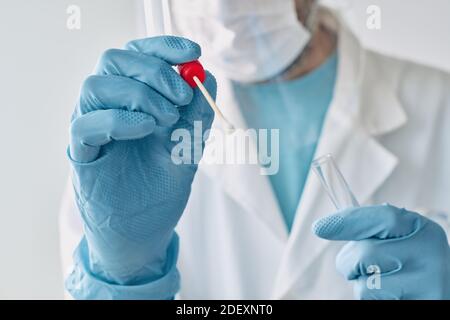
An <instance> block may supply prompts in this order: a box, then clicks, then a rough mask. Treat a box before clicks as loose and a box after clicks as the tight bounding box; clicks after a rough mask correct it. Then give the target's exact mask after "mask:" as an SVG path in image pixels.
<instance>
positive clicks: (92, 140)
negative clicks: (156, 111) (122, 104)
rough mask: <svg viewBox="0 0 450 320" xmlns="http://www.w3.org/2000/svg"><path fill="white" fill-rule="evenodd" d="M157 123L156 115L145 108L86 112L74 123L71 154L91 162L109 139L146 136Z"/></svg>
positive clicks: (75, 158)
mask: <svg viewBox="0 0 450 320" xmlns="http://www.w3.org/2000/svg"><path fill="white" fill-rule="evenodd" d="M155 126H156V121H155V119H154V118H153V117H152V116H150V115H148V114H146V113H142V112H133V111H126V110H120V109H109V110H98V111H92V112H89V113H86V114H85V115H82V116H81V117H79V118H77V119H75V120H74V121H73V122H72V124H71V139H70V157H71V158H72V160H74V161H77V162H91V161H93V160H95V159H96V158H97V156H98V154H99V152H100V147H101V146H103V145H105V144H107V143H108V142H110V141H112V140H134V139H140V138H143V137H145V136H147V135H149V134H150V133H152V132H153V130H154V129H155Z"/></svg>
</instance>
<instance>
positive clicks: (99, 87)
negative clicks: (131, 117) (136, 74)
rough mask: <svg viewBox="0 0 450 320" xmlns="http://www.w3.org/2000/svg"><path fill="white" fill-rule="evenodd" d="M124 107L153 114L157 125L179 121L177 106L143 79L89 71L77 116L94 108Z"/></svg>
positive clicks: (168, 124)
mask: <svg viewBox="0 0 450 320" xmlns="http://www.w3.org/2000/svg"><path fill="white" fill-rule="evenodd" d="M124 108H125V109H127V110H128V111H139V112H144V113H147V114H149V115H151V116H153V117H154V118H155V119H156V121H157V123H158V125H161V126H171V125H173V124H174V123H176V122H177V121H178V118H179V117H180V114H179V112H178V108H177V107H175V106H174V105H173V104H172V103H171V102H170V101H169V100H167V99H166V98H164V97H163V96H161V95H160V94H159V93H158V92H156V91H155V90H154V89H152V88H150V87H149V86H147V85H145V84H144V83H142V82H139V81H136V80H133V79H130V78H126V77H121V76H115V75H107V76H100V75H92V76H90V77H88V78H87V79H86V80H85V81H84V83H83V87H82V89H81V94H80V100H79V104H78V109H79V110H76V112H77V114H78V116H80V115H82V114H86V113H88V112H91V111H95V110H102V109H103V110H105V109H124Z"/></svg>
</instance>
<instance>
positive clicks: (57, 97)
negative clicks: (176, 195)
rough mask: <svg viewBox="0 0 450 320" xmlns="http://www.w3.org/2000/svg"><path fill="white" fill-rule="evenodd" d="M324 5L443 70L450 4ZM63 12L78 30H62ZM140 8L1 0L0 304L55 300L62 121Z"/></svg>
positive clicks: (385, 45) (449, 52)
mask: <svg viewBox="0 0 450 320" xmlns="http://www.w3.org/2000/svg"><path fill="white" fill-rule="evenodd" d="M149 1H155V0H149ZM186 1H188V0H186ZM274 1H276V0H274ZM326 2H327V3H329V4H331V5H337V6H339V7H340V8H341V9H342V10H345V11H346V17H347V19H348V21H349V23H350V24H351V26H352V28H353V29H354V30H355V32H356V34H357V35H358V36H359V37H360V38H361V40H362V42H363V43H364V45H366V46H367V47H370V48H373V49H376V50H379V51H382V52H385V53H388V54H391V55H395V56H398V57H402V58H407V59H410V60H414V61H417V62H420V63H424V64H427V65H431V66H434V67H437V68H441V69H446V70H448V71H450V59H449V58H448V57H450V19H448V13H449V12H450V1H448V0H433V1H427V0H408V1H405V0H383V1H375V0H372V1H368V0H367V1H366V0H328V1H326ZM71 5H76V6H78V7H79V8H80V10H81V25H80V27H81V28H80V29H79V30H78V29H74V30H70V29H68V28H67V19H68V17H69V15H70V14H68V13H67V8H69V7H70V6H71ZM369 5H377V6H379V7H380V8H381V22H382V24H381V29H380V30H369V29H368V28H367V27H366V20H367V16H368V14H367V13H366V10H367V8H368V6H369ZM143 8H144V0H114V1H108V0H72V1H66V0H41V1H31V0H2V1H0V39H2V42H1V43H0V53H1V54H0V70H1V73H0V101H1V103H2V106H1V116H0V142H1V144H0V145H1V149H0V199H1V201H0V219H1V220H0V299H60V298H63V276H62V274H63V270H61V264H60V258H59V239H58V220H57V219H58V210H59V207H60V204H61V196H62V193H63V191H64V187H65V185H66V182H67V177H68V172H69V165H68V162H67V161H66V155H65V152H66V144H67V141H68V127H69V122H70V115H71V112H72V109H73V106H74V103H75V101H76V98H77V95H78V90H79V87H80V85H81V83H82V81H83V79H84V78H85V77H86V76H87V75H89V73H90V72H91V70H92V69H93V67H94V65H95V63H96V61H97V58H98V56H99V55H100V54H101V52H102V51H104V50H105V49H107V48H110V47H122V46H123V44H124V43H126V42H127V41H129V40H131V39H134V38H138V37H143V36H145V21H144V11H143Z"/></svg>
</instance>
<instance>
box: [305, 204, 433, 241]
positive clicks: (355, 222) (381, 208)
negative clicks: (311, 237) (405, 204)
mask: <svg viewBox="0 0 450 320" xmlns="http://www.w3.org/2000/svg"><path fill="white" fill-rule="evenodd" d="M425 222H426V220H425V219H424V218H423V217H422V216H420V215H419V214H417V213H414V212H410V211H407V210H405V209H400V208H397V207H394V206H391V205H387V204H386V205H378V206H367V207H354V208H349V209H346V210H343V211H340V212H337V213H335V214H333V215H330V216H327V217H324V218H322V219H319V220H317V221H316V222H315V223H314V224H313V232H314V234H316V235H317V236H318V237H320V238H323V239H327V240H346V241H356V240H363V239H369V238H375V239H391V238H400V237H405V236H408V235H410V234H411V233H413V232H415V231H417V230H418V229H421V228H422V227H423V226H424V224H425Z"/></svg>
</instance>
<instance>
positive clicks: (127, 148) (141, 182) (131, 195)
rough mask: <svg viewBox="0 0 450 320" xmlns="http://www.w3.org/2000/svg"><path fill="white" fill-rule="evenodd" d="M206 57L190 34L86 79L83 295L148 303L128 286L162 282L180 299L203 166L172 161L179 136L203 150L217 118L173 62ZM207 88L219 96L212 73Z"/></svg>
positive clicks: (74, 152)
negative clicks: (182, 252)
mask: <svg viewBox="0 0 450 320" xmlns="http://www.w3.org/2000/svg"><path fill="white" fill-rule="evenodd" d="M199 56H200V47H199V46H198V45H197V44H196V43H193V42H191V41H189V40H187V39H184V38H179V37H172V36H163V37H155V38H147V39H143V40H135V41H132V42H130V43H129V44H128V45H127V46H126V50H118V49H111V50H108V51H106V52H105V53H104V55H103V56H102V58H101V59H100V61H99V63H98V65H97V68H96V72H95V74H94V75H92V76H90V77H89V78H87V80H86V81H85V82H84V85H83V87H82V89H81V94H80V98H79V103H78V105H77V107H76V110H75V112H74V115H73V119H72V124H71V141H70V147H69V150H68V154H69V157H70V159H71V163H72V167H73V177H72V180H73V185H74V189H75V195H76V202H77V205H78V208H79V211H80V213H81V215H82V218H83V222H84V233H85V239H83V240H82V242H81V244H80V246H79V247H78V249H77V252H76V253H75V260H76V261H75V263H76V267H78V270H75V271H74V273H73V274H72V275H71V276H69V279H68V280H67V281H66V285H67V287H68V289H69V291H70V292H71V293H72V295H74V296H75V297H76V298H127V297H130V298H142V297H143V296H141V295H140V292H134V293H131V294H130V293H129V292H126V289H124V287H123V285H129V286H130V288H132V287H133V288H135V289H133V290H138V291H139V290H141V289H142V285H143V284H145V283H150V282H152V281H162V280H161V278H164V279H166V280H164V281H166V282H167V283H166V284H160V285H158V287H157V288H155V289H154V290H155V291H156V292H157V293H155V295H154V296H153V297H154V298H160V299H163V298H171V297H173V295H174V294H175V293H176V291H177V290H178V287H177V286H178V283H177V281H178V278H177V277H178V273H177V271H176V267H175V264H176V257H177V250H178V242H177V236H176V234H175V232H174V227H175V225H176V224H177V222H178V220H179V218H180V216H181V214H182V212H183V210H184V209H185V206H186V203H187V200H188V197H189V194H190V190H191V183H192V180H193V178H194V175H195V172H196V170H197V164H195V163H189V164H176V163H175V162H177V163H179V161H180V159H181V156H183V155H182V154H174V155H171V152H172V148H173V147H174V146H175V145H176V144H178V143H180V141H178V140H177V141H171V134H172V132H173V131H174V130H176V129H184V130H185V132H186V133H187V134H190V135H191V137H192V140H191V141H192V145H191V144H190V143H191V141H184V140H183V141H182V143H183V146H185V147H191V149H190V150H193V149H195V148H197V150H200V153H201V150H203V149H202V148H203V147H204V143H203V141H202V140H201V139H202V137H198V136H196V137H194V132H193V131H194V127H193V125H194V121H201V123H202V130H203V132H202V133H204V132H205V130H207V129H209V128H210V127H211V123H212V120H213V117H214V113H213V111H212V110H211V108H210V107H209V106H208V104H207V103H206V101H205V99H204V98H203V96H202V95H201V94H200V92H199V90H198V89H197V88H196V89H192V88H191V87H189V85H188V84H187V83H186V82H185V81H184V80H183V79H182V78H181V77H180V76H179V74H178V73H177V72H176V71H175V70H174V69H173V68H172V65H176V64H180V63H184V62H188V61H192V60H195V59H197V58H198V57H199ZM204 85H205V87H206V88H207V89H208V91H209V92H210V93H211V94H212V95H213V96H214V97H215V92H216V83H215V79H214V77H213V76H212V75H211V74H209V73H208V72H207V76H206V80H205V82H204ZM197 135H199V134H198V132H197ZM177 139H178V138H177ZM188 140H189V139H188ZM197 154H198V152H197ZM184 157H185V159H186V155H184ZM191 160H192V162H194V159H193V158H191ZM196 160H199V159H196ZM168 274H170V276H168ZM169 278H170V279H169ZM83 279H88V280H83ZM83 281H84V282H83ZM86 281H87V282H88V283H85V282H86ZM102 281H103V284H99V283H101V282H102ZM94 282H98V283H97V284H98V286H97V287H95V285H93V284H92V283H94ZM107 283H109V284H112V286H110V287H108V286H107V285H106V284H107ZM105 285H106V287H105ZM131 285H132V286H131ZM87 287H89V288H87ZM142 290H143V289H142ZM144 291H145V290H144ZM143 294H144V295H145V294H146V293H145V292H143ZM147 294H148V297H152V294H153V293H149V292H147Z"/></svg>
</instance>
